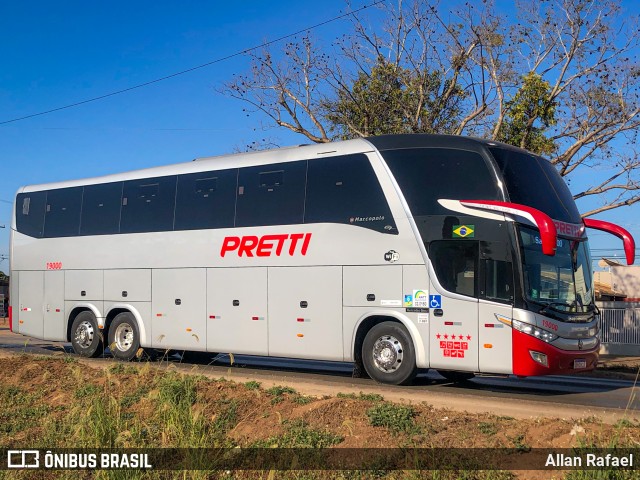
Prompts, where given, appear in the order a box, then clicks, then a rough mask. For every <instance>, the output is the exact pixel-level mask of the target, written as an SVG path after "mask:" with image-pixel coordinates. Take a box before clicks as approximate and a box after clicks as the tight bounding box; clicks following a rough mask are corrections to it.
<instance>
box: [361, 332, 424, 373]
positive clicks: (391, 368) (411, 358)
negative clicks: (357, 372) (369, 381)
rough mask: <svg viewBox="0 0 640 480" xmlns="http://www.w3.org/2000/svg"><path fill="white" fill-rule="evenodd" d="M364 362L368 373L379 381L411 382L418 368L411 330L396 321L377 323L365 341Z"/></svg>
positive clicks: (363, 349)
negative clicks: (408, 330)
mask: <svg viewBox="0 0 640 480" xmlns="http://www.w3.org/2000/svg"><path fill="white" fill-rule="evenodd" d="M362 363H363V364H364V368H365V370H366V372H367V373H368V374H369V376H370V377H371V378H373V379H374V380H376V381H377V382H380V383H388V384H392V385H407V384H410V383H411V382H412V381H413V379H414V378H415V376H416V373H417V370H416V354H415V350H414V348H413V341H412V340H411V336H410V335H409V332H407V330H406V328H404V326H403V325H401V324H399V323H396V322H382V323H378V324H377V325H374V327H373V328H372V329H371V330H369V332H368V333H367V335H366V337H365V338H364V343H363V344H362Z"/></svg>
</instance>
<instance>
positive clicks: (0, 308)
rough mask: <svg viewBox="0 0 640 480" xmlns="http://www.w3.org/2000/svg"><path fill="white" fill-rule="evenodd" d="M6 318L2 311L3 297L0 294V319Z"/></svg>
mask: <svg viewBox="0 0 640 480" xmlns="http://www.w3.org/2000/svg"><path fill="white" fill-rule="evenodd" d="M6 316H7V312H5V311H4V295H3V294H2V293H0V318H4V317H6Z"/></svg>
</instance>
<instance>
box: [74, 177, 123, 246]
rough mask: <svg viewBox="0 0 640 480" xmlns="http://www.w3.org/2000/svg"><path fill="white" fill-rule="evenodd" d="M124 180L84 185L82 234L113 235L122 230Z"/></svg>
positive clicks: (81, 219) (81, 220)
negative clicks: (121, 214)
mask: <svg viewBox="0 0 640 480" xmlns="http://www.w3.org/2000/svg"><path fill="white" fill-rule="evenodd" d="M122 185H123V182H113V183H100V184H97V185H87V186H86V187H84V194H83V196H82V216H81V218H80V235H111V234H115V233H118V232H119V231H120V204H121V203H122Z"/></svg>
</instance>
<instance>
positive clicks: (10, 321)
mask: <svg viewBox="0 0 640 480" xmlns="http://www.w3.org/2000/svg"><path fill="white" fill-rule="evenodd" d="M9 331H10V332H13V307H12V306H11V305H9Z"/></svg>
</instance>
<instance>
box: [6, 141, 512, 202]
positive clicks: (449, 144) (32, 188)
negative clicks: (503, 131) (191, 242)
mask: <svg viewBox="0 0 640 480" xmlns="http://www.w3.org/2000/svg"><path fill="white" fill-rule="evenodd" d="M487 146H500V147H501V148H508V149H514V150H520V151H523V152H524V150H521V149H518V148H516V147H513V146H510V145H506V144H502V143H499V142H492V141H488V140H484V139H481V138H474V137H462V136H458V135H430V134H400V135H381V136H377V137H366V138H360V139H354V140H344V141H338V142H331V143H318V144H311V145H300V146H292V147H284V148H276V149H270V150H262V151H257V152H246V153H235V154H225V155H218V156H213V157H201V158H196V159H194V160H192V161H190V162H181V163H174V164H169V165H163V166H158V167H151V168H144V169H139V170H131V171H128V172H120V173H114V174H109V175H103V176H98V177H90V178H79V179H73V180H66V181H60V182H52V183H46V184H37V185H28V186H25V187H21V188H20V189H19V190H18V193H26V192H36V191H39V190H48V189H56V188H66V187H76V186H82V185H91V184H100V183H109V182H118V181H125V180H132V179H136V178H150V177H163V176H168V175H179V174H185V173H194V172H199V171H203V170H204V171H206V170H208V169H211V170H223V169H227V168H238V167H247V166H254V165H261V164H270V163H280V162H291V161H296V160H305V159H312V158H321V157H325V156H327V157H329V156H335V155H348V154H353V153H363V152H370V151H372V150H374V149H377V150H379V151H384V150H390V149H403V148H419V147H423V148H444V147H446V148H458V149H464V150H472V151H478V150H482V149H484V148H485V147H487Z"/></svg>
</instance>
